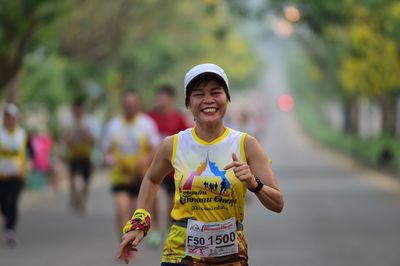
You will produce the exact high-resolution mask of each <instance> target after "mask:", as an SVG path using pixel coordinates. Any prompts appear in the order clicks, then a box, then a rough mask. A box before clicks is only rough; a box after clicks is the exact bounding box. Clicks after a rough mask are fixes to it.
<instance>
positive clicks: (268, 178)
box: [224, 135, 283, 212]
mask: <svg viewBox="0 0 400 266" xmlns="http://www.w3.org/2000/svg"><path fill="white" fill-rule="evenodd" d="M244 149H245V153H246V159H247V163H246V162H242V161H239V159H238V157H237V155H236V154H235V153H233V154H232V161H233V162H232V163H230V164H229V165H227V166H225V168H224V169H225V170H228V169H230V168H232V169H233V172H234V173H235V175H236V177H237V178H238V179H239V180H240V181H242V182H244V183H246V185H247V187H248V188H251V189H254V188H256V187H257V185H258V183H257V181H256V176H257V177H258V178H259V179H260V180H261V182H262V183H264V186H263V187H262V188H261V190H260V191H258V192H256V193H255V194H256V195H257V197H258V199H259V200H260V201H261V203H262V204H263V205H264V206H265V207H266V208H267V209H269V210H271V211H274V212H281V211H282V209H283V196H282V193H281V192H280V190H279V187H278V183H277V182H276V179H275V176H274V173H273V172H272V169H271V166H270V163H269V162H268V158H267V156H266V155H265V153H264V151H263V149H262V147H261V145H260V143H259V142H258V141H257V140H256V139H255V138H254V137H252V136H250V135H246V138H245V140H244Z"/></svg>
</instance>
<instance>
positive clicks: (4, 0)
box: [0, 0, 66, 90]
mask: <svg viewBox="0 0 400 266" xmlns="http://www.w3.org/2000/svg"><path fill="white" fill-rule="evenodd" d="M65 6H66V3H65V2H64V3H60V2H58V1H51V0H24V1H8V0H1V1H0V90H2V89H4V88H5V86H6V85H7V84H9V82H10V81H11V80H12V79H13V78H14V77H15V76H16V75H17V73H18V71H19V69H20V67H21V65H22V63H23V59H24V56H25V55H26V53H27V52H28V51H29V50H30V49H33V48H34V47H36V46H37V45H38V44H39V43H40V42H41V41H43V40H39V39H38V38H37V37H38V31H39V30H44V29H43V27H46V26H48V25H50V23H51V22H52V21H53V20H54V19H55V17H56V16H57V15H59V14H60V10H61V9H62V7H65Z"/></svg>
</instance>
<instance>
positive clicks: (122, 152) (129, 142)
mask: <svg viewBox="0 0 400 266" xmlns="http://www.w3.org/2000/svg"><path fill="white" fill-rule="evenodd" d="M159 142H160V136H159V134H158V131H157V127H156V125H155V123H154V122H153V120H151V118H150V117H148V116H147V115H145V114H138V115H137V116H136V117H135V118H134V119H133V120H132V121H130V122H128V121H126V120H124V119H123V118H122V117H117V118H115V119H113V120H111V122H110V123H109V124H108V127H107V132H106V136H105V138H104V142H103V149H104V150H105V151H106V150H111V152H112V154H113V156H114V157H115V159H116V165H115V166H114V167H113V169H112V171H111V183H112V184H114V185H121V184H128V183H129V182H130V181H131V178H132V175H134V174H135V173H136V171H137V162H138V160H139V159H140V157H142V156H146V155H148V153H149V149H150V148H151V149H154V148H155V147H156V146H157V145H158V144H159Z"/></svg>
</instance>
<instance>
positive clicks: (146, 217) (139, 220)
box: [122, 209, 151, 235]
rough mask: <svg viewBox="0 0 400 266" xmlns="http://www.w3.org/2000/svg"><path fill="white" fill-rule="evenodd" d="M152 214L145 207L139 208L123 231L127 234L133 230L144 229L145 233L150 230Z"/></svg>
mask: <svg viewBox="0 0 400 266" xmlns="http://www.w3.org/2000/svg"><path fill="white" fill-rule="evenodd" d="M150 223H151V215H150V213H149V212H148V211H146V210H145V209H137V210H136V211H135V212H134V213H133V215H132V219H130V220H129V221H128V222H127V223H126V224H125V226H124V228H123V229H122V233H123V234H126V233H128V232H130V231H132V230H139V231H143V232H144V234H145V235H147V233H148V232H149V231H150Z"/></svg>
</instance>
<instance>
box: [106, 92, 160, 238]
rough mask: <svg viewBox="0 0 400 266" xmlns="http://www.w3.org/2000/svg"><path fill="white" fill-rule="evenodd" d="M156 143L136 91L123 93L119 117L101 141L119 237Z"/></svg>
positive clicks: (157, 136)
mask: <svg viewBox="0 0 400 266" xmlns="http://www.w3.org/2000/svg"><path fill="white" fill-rule="evenodd" d="M159 142H160V136H159V134H158V131H157V127H156V125H155V123H154V122H153V120H152V119H151V118H150V117H149V116H147V115H146V114H144V113H142V112H141V101H140V98H139V95H138V93H137V92H135V91H127V92H125V93H124V94H123V96H122V116H117V117H115V118H113V119H112V120H111V121H110V122H109V123H108V125H107V127H106V133H105V136H104V139H103V143H102V146H103V147H102V148H103V153H104V160H105V163H106V164H107V165H108V166H109V167H111V172H110V177H111V190H112V193H113V198H114V204H115V209H116V225H117V232H118V236H120V234H121V230H122V227H123V226H124V224H125V221H126V220H128V219H129V218H130V216H131V214H132V212H133V210H134V209H135V208H136V199H137V196H138V193H139V188H140V185H141V182H142V178H143V175H144V173H145V171H146V170H147V168H148V166H149V164H150V162H151V160H152V158H153V152H154V150H155V147H156V146H157V145H158V144H159Z"/></svg>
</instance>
